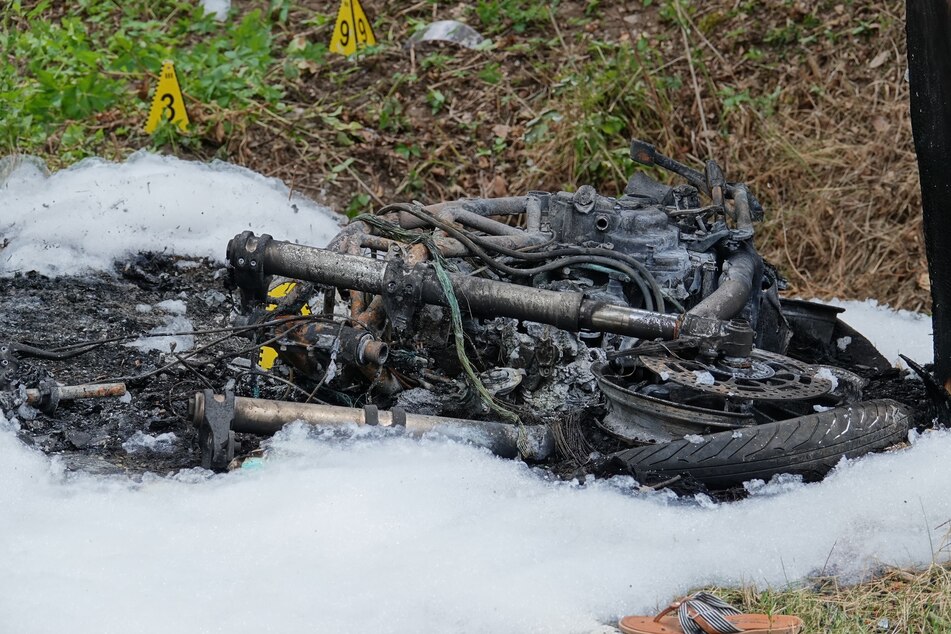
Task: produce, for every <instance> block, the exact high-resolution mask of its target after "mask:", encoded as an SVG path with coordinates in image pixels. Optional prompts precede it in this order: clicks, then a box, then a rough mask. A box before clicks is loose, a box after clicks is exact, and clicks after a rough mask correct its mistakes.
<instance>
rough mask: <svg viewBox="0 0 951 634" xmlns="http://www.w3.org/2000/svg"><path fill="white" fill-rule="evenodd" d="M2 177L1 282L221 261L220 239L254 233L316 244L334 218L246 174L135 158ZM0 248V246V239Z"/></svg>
mask: <svg viewBox="0 0 951 634" xmlns="http://www.w3.org/2000/svg"><path fill="white" fill-rule="evenodd" d="M3 173H4V171H3V170H0V209H2V210H3V211H2V213H0V236H2V237H3V238H6V239H7V240H9V244H8V245H7V246H6V248H4V249H3V250H0V275H10V274H12V273H14V272H16V271H29V270H36V271H39V272H40V273H43V274H45V275H56V274H65V273H76V272H80V271H82V270H83V269H85V268H89V269H96V270H109V269H110V268H111V266H112V262H113V260H115V259H116V258H119V257H123V256H125V255H128V254H130V253H134V252H139V251H172V252H174V253H176V254H178V255H188V256H198V257H208V258H211V259H212V260H214V261H222V260H223V259H224V255H225V248H226V247H227V245H228V241H229V240H230V239H231V238H233V237H234V236H235V235H236V234H238V233H240V232H242V231H245V230H248V229H250V230H252V231H254V232H255V233H257V234H261V233H270V234H271V235H273V236H274V237H275V238H277V239H281V240H292V241H297V242H300V243H303V244H311V245H321V246H322V245H324V244H326V243H327V241H328V240H329V239H330V238H331V237H332V236H333V235H334V234H335V233H336V232H337V231H338V230H339V227H338V221H339V220H340V216H338V215H336V214H333V213H332V212H330V211H329V210H328V209H327V208H326V207H321V206H319V205H316V204H314V203H313V202H311V201H310V200H309V199H306V198H304V197H302V196H298V195H291V194H290V192H289V191H288V189H287V187H286V186H284V184H283V183H281V182H280V181H278V180H277V179H273V178H266V177H264V176H261V175H260V174H256V173H254V172H252V171H250V170H247V169H244V168H241V167H237V166H235V165H231V164H229V163H223V162H220V161H214V162H212V163H211V164H208V165H206V164H204V163H198V162H193V161H183V160H179V159H176V158H172V157H165V156H158V155H155V154H149V153H146V152H138V153H136V154H134V155H133V156H132V157H130V158H129V159H128V160H127V161H126V162H124V163H110V162H107V161H103V160H100V159H87V160H85V161H82V162H80V163H77V164H76V165H74V166H72V167H70V168H68V169H64V170H61V171H59V172H56V173H55V174H53V175H52V176H46V175H45V173H44V171H43V170H42V169H40V168H39V167H37V165H36V164H35V162H32V161H23V162H22V163H21V164H20V165H19V167H17V168H15V169H13V170H12V171H11V172H10V173H9V175H8V176H7V177H6V179H5V180H4V179H3V176H2V174H3ZM0 243H2V240H0Z"/></svg>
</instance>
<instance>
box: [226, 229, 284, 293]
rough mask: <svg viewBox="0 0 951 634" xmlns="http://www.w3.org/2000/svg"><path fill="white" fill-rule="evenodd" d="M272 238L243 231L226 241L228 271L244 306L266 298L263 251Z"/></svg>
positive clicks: (267, 278) (266, 283)
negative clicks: (239, 292)
mask: <svg viewBox="0 0 951 634" xmlns="http://www.w3.org/2000/svg"><path fill="white" fill-rule="evenodd" d="M272 239H273V238H271V236H269V235H267V234H264V235H261V236H255V235H254V233H252V232H251V231H244V232H242V233H240V234H239V235H237V236H235V237H234V238H232V240H231V242H229V243H228V264H229V266H228V271H229V273H230V274H231V281H232V282H233V283H234V285H235V286H236V287H237V288H238V289H239V290H240V291H241V303H242V304H243V306H244V308H250V305H251V304H253V303H259V302H263V301H266V300H267V292H268V285H269V283H270V276H268V275H265V274H264V251H265V249H267V245H268V244H269V243H270V242H271V240H272Z"/></svg>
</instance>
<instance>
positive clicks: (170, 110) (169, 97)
mask: <svg viewBox="0 0 951 634" xmlns="http://www.w3.org/2000/svg"><path fill="white" fill-rule="evenodd" d="M166 99H167V100H168V102H167V103H166V104H165V109H166V110H168V117H166V118H167V120H168V121H174V120H175V108H174V107H173V106H174V105H175V97H173V96H172V95H170V94H169V93H165V94H164V95H162V101H165V100H166Z"/></svg>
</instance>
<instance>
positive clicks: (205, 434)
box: [188, 390, 554, 470]
mask: <svg viewBox="0 0 951 634" xmlns="http://www.w3.org/2000/svg"><path fill="white" fill-rule="evenodd" d="M188 413H189V416H191V418H192V422H193V424H194V425H195V426H196V427H197V428H198V431H199V439H200V440H199V442H200V444H201V451H202V464H203V466H205V467H206V468H211V469H216V470H222V469H224V468H225V467H227V465H228V462H230V461H231V459H232V458H233V457H234V434H235V433H247V434H256V435H261V436H267V435H271V434H274V433H276V432H278V431H279V430H280V429H281V428H283V427H284V426H285V425H287V424H289V423H293V422H297V421H301V422H304V423H307V424H309V425H314V426H315V427H343V426H347V425H356V426H361V427H362V426H379V427H385V428H390V429H394V430H401V431H403V432H404V433H405V434H407V435H409V436H415V437H418V436H422V435H424V434H428V433H436V434H439V435H441V436H446V437H449V438H452V439H455V440H460V441H463V442H467V443H471V444H474V445H477V446H480V447H485V448H487V449H489V450H490V451H492V452H493V453H494V454H496V455H499V456H502V457H505V458H515V457H518V456H521V457H523V458H525V459H529V460H544V459H545V458H547V457H549V456H550V455H551V454H552V452H553V451H554V438H553V437H552V435H551V432H550V431H549V429H548V427H547V426H545V425H528V426H517V425H512V424H510V423H500V422H495V421H479V420H469V419H464V418H449V417H443V416H425V415H422V414H412V413H409V412H404V411H403V410H401V409H399V408H394V409H393V410H391V411H384V410H378V409H377V408H376V407H375V406H373V405H368V406H366V407H364V408H362V409H359V408H354V407H338V406H335V405H317V404H313V403H295V402H291V401H271V400H266V399H257V398H245V397H241V396H237V397H236V396H234V395H233V394H232V393H230V392H228V393H225V394H214V393H213V392H212V391H211V390H205V391H204V392H196V393H195V394H194V395H193V396H192V398H191V399H189V402H188Z"/></svg>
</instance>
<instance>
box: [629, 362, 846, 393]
mask: <svg viewBox="0 0 951 634" xmlns="http://www.w3.org/2000/svg"><path fill="white" fill-rule="evenodd" d="M638 360H639V361H640V362H641V363H642V364H643V365H644V366H645V367H647V368H648V369H650V370H651V371H652V372H654V373H655V374H656V375H658V376H660V377H662V378H663V379H664V380H665V381H667V380H669V381H673V382H675V383H679V384H680V385H685V386H687V387H690V388H692V389H695V390H699V391H701V392H711V393H715V394H719V395H721V396H728V397H731V398H736V399H765V400H773V401H776V400H789V399H795V400H804V399H811V398H816V397H819V396H822V395H823V394H828V393H829V392H831V391H832V388H833V382H832V381H831V380H830V379H829V378H827V377H823V376H821V374H822V373H821V371H820V368H817V367H814V366H809V365H806V364H804V363H800V362H798V361H796V360H794V359H790V358H789V357H784V356H782V355H778V354H773V353H771V352H766V351H765V350H753V352H752V353H751V354H750V355H749V357H746V358H742V359H736V358H735V357H725V358H723V359H721V360H719V361H715V362H714V363H706V362H704V360H702V359H700V358H699V357H697V358H693V359H690V358H684V357H679V356H674V355H667V356H642V357H639V358H638ZM736 361H740V362H741V363H739V364H738V363H735V362H736Z"/></svg>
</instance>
